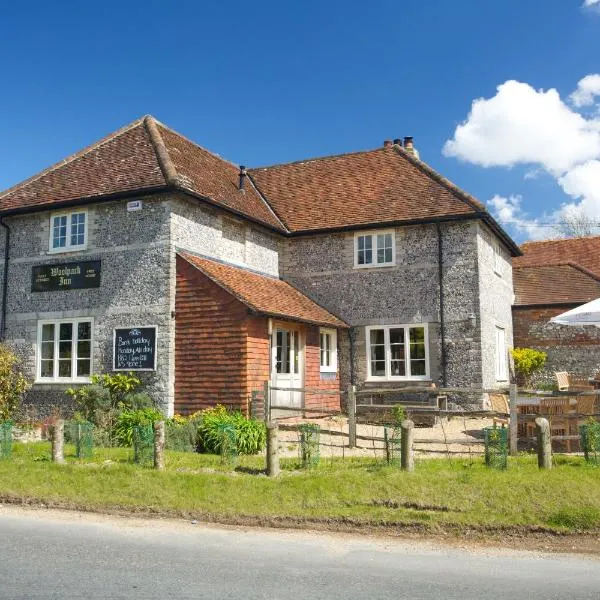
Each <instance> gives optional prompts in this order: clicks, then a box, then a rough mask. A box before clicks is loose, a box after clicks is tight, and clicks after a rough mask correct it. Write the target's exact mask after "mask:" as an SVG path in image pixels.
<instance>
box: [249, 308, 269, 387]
mask: <svg viewBox="0 0 600 600" xmlns="http://www.w3.org/2000/svg"><path fill="white" fill-rule="evenodd" d="M246 334H247V339H246V357H247V365H246V368H247V374H246V381H247V393H248V395H250V394H252V390H260V391H262V390H263V388H264V385H265V381H267V380H268V379H269V365H270V357H269V351H270V343H269V322H268V319H267V318H265V317H256V316H252V315H249V316H248V317H247V318H246Z"/></svg>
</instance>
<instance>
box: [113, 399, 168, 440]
mask: <svg viewBox="0 0 600 600" xmlns="http://www.w3.org/2000/svg"><path fill="white" fill-rule="evenodd" d="M163 418H164V417H163V414H162V413H161V412H160V411H159V410H157V409H156V408H140V409H138V410H132V409H129V408H125V409H123V410H122V411H121V412H120V413H119V415H118V416H117V420H116V422H115V425H114V429H113V437H114V439H115V441H116V443H117V444H118V445H119V446H131V445H132V444H133V428H134V427H135V426H136V425H152V424H154V423H155V422H156V421H161V420H162V419H163Z"/></svg>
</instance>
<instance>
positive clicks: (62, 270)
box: [31, 260, 101, 292]
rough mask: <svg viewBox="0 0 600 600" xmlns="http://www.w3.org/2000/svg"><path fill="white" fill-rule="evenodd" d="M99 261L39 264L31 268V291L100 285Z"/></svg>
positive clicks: (77, 288)
mask: <svg viewBox="0 0 600 600" xmlns="http://www.w3.org/2000/svg"><path fill="white" fill-rule="evenodd" d="M100 268H101V267H100V261H99V260H87V261H82V262H72V263H61V264H55V265H39V266H37V267H33V268H32V269H31V291H32V292H54V291H58V290H81V289H85V288H97V287H100Z"/></svg>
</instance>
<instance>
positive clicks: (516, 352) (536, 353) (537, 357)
mask: <svg viewBox="0 0 600 600" xmlns="http://www.w3.org/2000/svg"><path fill="white" fill-rule="evenodd" d="M512 356H513V359H514V361H515V373H516V376H517V380H518V382H519V383H520V384H521V385H529V384H530V382H531V376H532V375H533V374H534V373H535V372H536V371H539V370H541V369H542V368H543V367H544V365H545V364H546V358H547V357H548V355H547V354H546V353H545V352H541V351H540V350H534V349H533V348H513V350H512Z"/></svg>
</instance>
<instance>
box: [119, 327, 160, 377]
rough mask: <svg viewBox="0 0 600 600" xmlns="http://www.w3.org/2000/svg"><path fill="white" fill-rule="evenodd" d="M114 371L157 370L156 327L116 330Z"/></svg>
mask: <svg viewBox="0 0 600 600" xmlns="http://www.w3.org/2000/svg"><path fill="white" fill-rule="evenodd" d="M113 345H114V349H113V371H155V370H156V327H124V328H122V329H115V333H114V344H113Z"/></svg>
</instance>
